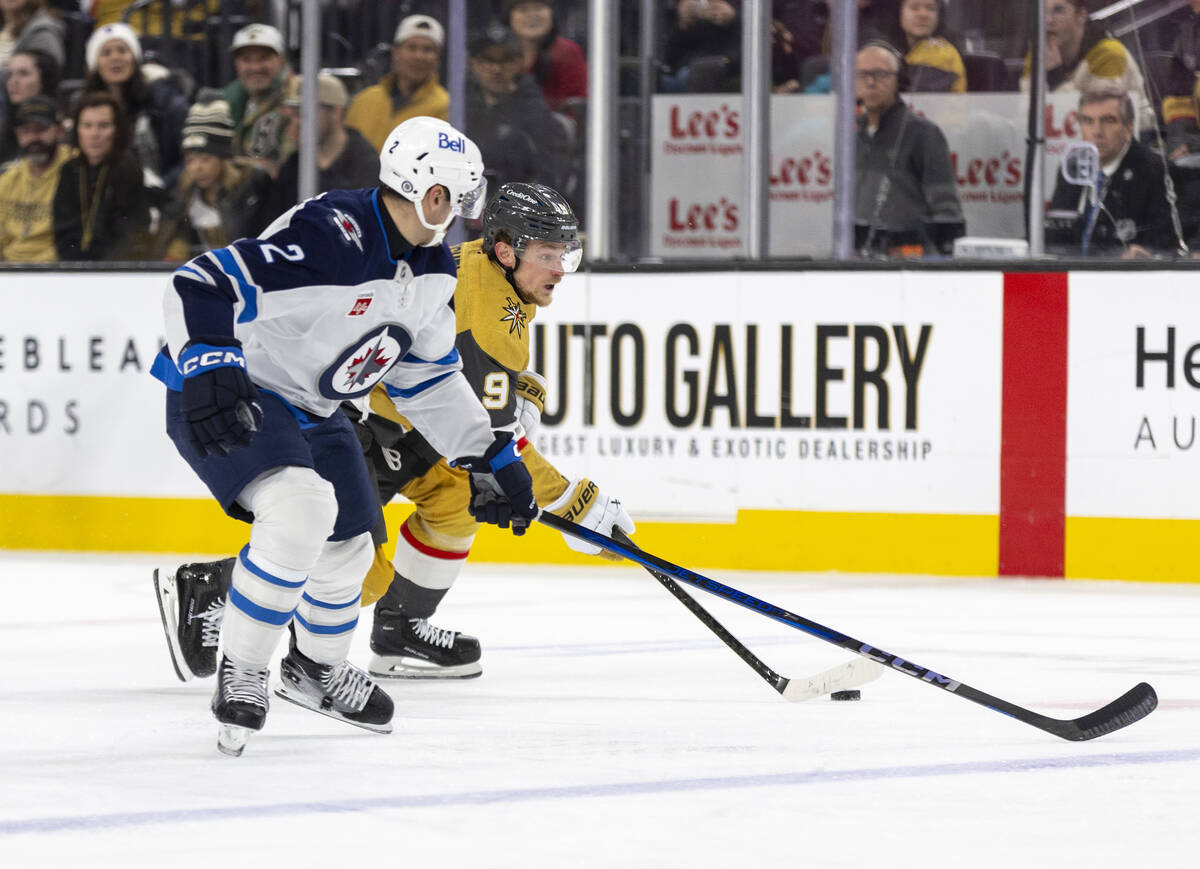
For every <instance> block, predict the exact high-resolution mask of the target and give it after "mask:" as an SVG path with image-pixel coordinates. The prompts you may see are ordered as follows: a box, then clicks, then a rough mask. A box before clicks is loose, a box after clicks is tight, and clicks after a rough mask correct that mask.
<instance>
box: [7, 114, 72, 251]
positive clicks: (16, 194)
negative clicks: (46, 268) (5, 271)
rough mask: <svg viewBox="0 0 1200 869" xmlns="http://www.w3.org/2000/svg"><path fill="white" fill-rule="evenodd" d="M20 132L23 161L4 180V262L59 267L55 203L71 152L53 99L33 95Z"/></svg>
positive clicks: (17, 122)
mask: <svg viewBox="0 0 1200 869" xmlns="http://www.w3.org/2000/svg"><path fill="white" fill-rule="evenodd" d="M14 127H15V129H16V134H17V142H18V143H19V144H20V147H21V158H20V159H19V160H18V161H17V162H16V163H14V164H13V165H12V166H11V167H10V168H9V169H8V170H7V171H5V172H4V174H3V175H0V259H3V260H4V261H5V262H24V263H30V262H54V261H55V260H56V259H57V258H58V252H57V251H56V250H55V248H54V223H53V208H52V205H53V202H54V191H55V188H57V187H58V177H59V173H60V172H61V171H62V167H63V164H64V163H66V162H67V160H69V159H70V158H71V149H70V148H68V147H67V146H66V145H63V144H61V140H62V125H61V124H60V123H59V121H58V113H57V112H56V111H55V108H54V102H53V100H51V99H50V98H49V97H45V96H40V95H39V96H33V97H30V98H29V99H27V100H25V101H24V102H23V103H21V106H20V108H18V109H17V116H16V118H15V124H14Z"/></svg>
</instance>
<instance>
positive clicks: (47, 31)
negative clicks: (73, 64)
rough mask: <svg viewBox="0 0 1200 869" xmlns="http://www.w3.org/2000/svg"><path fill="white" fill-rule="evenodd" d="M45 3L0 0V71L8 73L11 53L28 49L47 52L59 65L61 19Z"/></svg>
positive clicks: (41, 0)
mask: <svg viewBox="0 0 1200 869" xmlns="http://www.w3.org/2000/svg"><path fill="white" fill-rule="evenodd" d="M45 6H46V4H45V2H44V0H0V22H2V23H0V73H4V74H7V73H8V64H9V61H10V60H11V59H12V56H13V55H14V54H16V53H17V52H18V51H26V50H29V49H32V50H34V51H41V52H44V53H46V54H48V55H50V56H51V57H52V58H54V61H55V63H57V64H58V66H59V68H60V69H61V68H62V66H63V64H64V63H65V62H66V54H65V53H64V52H63V26H62V22H60V21H58V20H57V19H56V18H55V17H54V16H53V15H51V14H50V13H49V12H47V11H46V9H45Z"/></svg>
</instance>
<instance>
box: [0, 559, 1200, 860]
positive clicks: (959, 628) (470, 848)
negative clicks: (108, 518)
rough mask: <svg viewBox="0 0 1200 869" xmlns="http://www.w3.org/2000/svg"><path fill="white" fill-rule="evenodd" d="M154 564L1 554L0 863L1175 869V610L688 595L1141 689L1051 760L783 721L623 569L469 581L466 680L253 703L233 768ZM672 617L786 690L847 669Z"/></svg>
mask: <svg viewBox="0 0 1200 869" xmlns="http://www.w3.org/2000/svg"><path fill="white" fill-rule="evenodd" d="M664 554H665V555H668V557H670V554H669V553H664ZM175 561H176V559H156V560H150V559H148V558H144V557H127V556H121V557H118V556H91V557H85V556H78V555H69V556H68V555H63V556H58V555H22V554H11V553H10V554H0V600H3V602H4V606H3V610H2V611H0V664H2V666H0V729H2V734H3V747H2V749H0V783H2V786H0V865H2V866H4V867H32V866H35V865H36V866H39V867H41V866H49V867H57V866H71V867H78V866H87V867H95V866H122V867H126V866H150V865H154V866H170V867H172V869H175V867H183V866H207V867H211V866H244V867H250V869H253V867H256V866H262V865H265V864H263V863H259V862H257V861H259V860H262V861H267V860H270V861H278V860H280V858H288V862H286V863H285V862H272V863H271V865H276V866H291V867H297V866H327V867H335V869H342V867H351V866H378V865H388V866H395V867H398V869H410V867H418V866H427V865H428V866H439V867H458V866H462V867H480V869H489V867H543V866H547V867H549V866H553V867H593V866H596V867H600V866H603V867H643V866H644V867H651V866H654V867H676V866H679V867H683V866H686V867H707V866H721V867H741V866H754V867H758V866H764V867H774V866H813V867H841V866H854V867H909V866H913V867H915V866H932V867H940V866H955V867H987V866H1011V865H1014V864H1015V865H1020V866H1024V867H1042V866H1056V867H1075V866H1080V867H1082V866H1086V867H1089V869H1093V867H1106V866H1122V867H1127V866H1131V865H1138V866H1140V865H1153V864H1156V863H1159V862H1164V863H1169V864H1170V865H1181V866H1182V865H1200V665H1198V663H1197V661H1198V655H1197V652H1198V651H1200V586H1185V585H1175V586H1172V585H1154V584H1123V583H1090V582H1051V581H1012V580H978V579H941V578H938V579H930V578H920V577H918V578H913V577H861V576H846V575H832V574H829V575H800V574H796V575H791V574H764V573H738V572H733V571H720V572H718V571H708V573H709V574H710V575H712V576H714V577H715V578H720V579H722V580H724V581H725V582H728V583H730V584H731V585H734V586H736V587H738V588H741V589H742V590H744V591H748V592H750V593H752V594H755V595H757V596H759V597H762V598H764V599H766V600H769V601H771V602H773V603H776V604H779V605H781V606H784V607H786V608H788V609H790V610H792V611H794V612H797V613H799V614H801V615H804V616H806V617H808V618H811V619H815V620H817V621H819V622H822V623H824V624H826V625H829V626H830V627H833V628H836V629H838V630H840V631H843V632H845V633H847V634H850V635H852V636H855V637H857V638H859V639H861V640H864V641H866V642H869V643H872V644H873V645H876V646H879V647H882V648H884V649H887V650H888V651H890V652H894V653H896V654H900V655H903V656H905V657H908V658H910V659H912V660H915V661H916V662H917V663H919V664H921V665H924V666H928V667H931V668H933V669H935V670H937V671H939V672H941V673H944V674H946V675H948V676H951V677H953V678H956V679H959V680H962V681H965V682H967V683H968V684H970V685H972V686H974V687H976V688H979V689H981V690H984V691H987V692H989V693H991V694H994V695H996V696H999V697H1002V698H1004V699H1006V700H1009V701H1012V702H1014V703H1018V704H1020V705H1022V706H1026V707H1028V708H1031V709H1033V710H1036V711H1038V712H1042V713H1045V714H1048V715H1052V716H1055V717H1060V718H1073V717H1076V716H1078V715H1081V714H1083V713H1084V712H1087V711H1090V710H1092V709H1095V708H1098V707H1100V706H1102V705H1104V704H1105V703H1107V702H1108V701H1110V700H1112V699H1114V698H1115V697H1117V696H1118V695H1120V694H1121V693H1123V692H1124V691H1125V690H1126V689H1128V688H1130V687H1131V686H1132V685H1134V684H1135V683H1137V682H1139V681H1142V680H1146V681H1149V682H1150V683H1151V684H1153V685H1154V686H1155V688H1156V689H1157V690H1158V693H1159V697H1160V706H1159V709H1158V711H1156V712H1155V713H1154V714H1153V715H1151V716H1150V717H1149V718H1147V719H1146V720H1144V721H1142V722H1139V723H1137V724H1135V725H1133V726H1132V727H1129V728H1127V729H1125V730H1122V731H1119V732H1117V733H1114V734H1109V735H1108V736H1105V737H1102V738H1100V739H1098V740H1094V741H1092V742H1086V743H1069V742H1064V741H1062V740H1060V739H1058V738H1056V737H1054V736H1051V735H1049V734H1046V733H1043V732H1041V731H1039V730H1036V729H1034V728H1032V727H1029V726H1028V725H1025V724H1022V723H1020V722H1018V721H1015V720H1013V719H1010V718H1007V717H1005V716H1003V715H1000V714H997V713H995V712H992V711H990V710H988V709H984V708H982V707H980V706H977V705H975V704H973V703H970V702H968V701H965V700H963V699H961V698H957V697H954V696H951V695H949V694H947V693H945V692H942V691H939V690H936V689H934V688H931V687H929V686H927V685H923V684H920V683H918V682H917V681H916V680H913V679H910V678H907V677H904V676H900V675H898V674H894V673H884V675H883V677H882V678H881V679H879V680H877V681H875V682H872V683H870V684H868V685H866V686H864V687H863V689H862V695H863V699H862V701H861V702H858V703H833V702H830V701H828V700H815V701H810V702H808V703H803V704H792V703H788V702H786V701H785V700H783V699H782V698H781V697H780V696H779V695H778V694H776V693H775V691H773V690H772V689H771V688H770V687H769V686H767V685H766V683H765V682H763V681H762V680H761V679H760V678H759V677H758V676H757V675H756V674H755V673H754V672H753V671H752V670H751V669H750V668H749V667H747V666H746V665H745V664H744V663H743V662H742V661H740V660H738V658H737V657H736V656H734V654H733V653H732V652H730V651H729V650H728V649H726V648H725V647H724V646H723V645H721V643H720V642H719V641H718V640H717V639H716V638H715V637H713V636H712V635H711V634H710V633H708V631H707V629H706V628H704V627H703V626H702V625H701V624H700V623H699V622H698V621H697V620H696V619H695V617H694V616H692V615H691V614H690V613H688V612H687V611H686V610H685V609H684V608H683V607H682V606H680V604H679V603H678V602H677V601H675V600H673V599H672V598H671V597H670V596H669V595H668V594H667V593H666V591H665V590H663V589H662V588H660V587H659V586H658V585H657V583H655V582H654V581H653V580H652V579H651V578H650V577H649V576H647V575H646V574H645V573H643V572H641V571H640V570H637V569H625V568H610V569H600V568H596V569H568V568H542V567H539V568H519V569H518V568H504V569H501V568H496V567H489V566H486V565H474V564H472V565H469V566H468V567H467V569H466V571H465V573H464V575H463V578H462V580H461V581H460V582H459V585H458V587H457V588H456V589H455V590H454V591H453V593H452V594H451V595H450V596H449V597H448V598H447V599H446V603H445V604H444V605H443V607H442V610H441V611H440V612H439V613H438V615H437V617H436V618H435V619H434V622H435V623H437V624H440V625H443V626H447V627H453V628H457V629H462V630H465V631H468V632H470V633H474V634H476V635H477V636H479V637H480V638H481V640H482V642H483V646H484V659H483V665H484V674H483V676H482V678H480V679H475V680H467V681H461V682H447V683H438V684H430V683H413V682H392V683H388V687H389V690H390V691H391V694H392V696H393V697H394V698H395V700H396V707H397V718H396V732H395V733H393V734H392V735H390V736H380V735H376V734H372V733H368V732H366V731H362V730H356V729H353V728H350V727H348V726H346V725H344V724H339V723H338V722H335V721H331V720H329V719H327V718H324V717H321V716H319V715H314V714H312V713H311V712H306V711H305V710H302V709H299V708H297V707H294V706H291V705H289V704H287V703H284V702H282V701H279V700H275V701H274V702H273V704H272V708H271V713H270V716H269V717H268V720H267V726H266V728H265V729H264V730H263V732H262V733H260V734H258V735H256V736H254V737H253V738H252V739H251V740H250V744H249V746H248V747H247V748H246V752H245V754H244V755H243V756H242V757H241V758H238V759H231V758H226V757H223V756H222V755H220V754H218V753H217V750H216V746H215V741H216V725H215V723H214V722H213V720H212V718H211V716H210V714H209V711H208V701H209V696H210V693H211V690H212V683H211V681H208V682H193V683H189V684H186V685H185V684H182V683H180V682H178V681H176V679H175V676H174V673H173V672H172V670H171V665H170V663H169V660H168V657H167V651H166V644H165V642H164V640H163V637H162V633H161V629H160V627H159V621H158V614H157V610H156V605H155V601H154V595H153V592H152V588H151V583H150V571H151V568H152V567H153V566H154V564H156V563H163V564H171V563H174V562H175ZM697 595H698V596H699V599H700V602H701V603H702V604H703V605H704V606H706V607H708V608H709V609H710V610H711V611H712V612H713V614H714V615H716V616H717V617H718V618H719V619H720V620H721V621H722V622H724V623H725V624H726V626H727V627H729V628H730V629H731V630H732V631H733V632H734V633H735V634H737V635H738V636H739V637H740V638H741V639H742V640H743V641H744V642H746V643H747V644H748V645H749V646H750V647H751V648H752V649H754V650H755V651H756V652H757V653H758V654H759V655H760V656H761V657H762V658H763V659H764V660H765V661H766V662H767V663H768V664H769V665H770V666H772V667H774V668H775V669H776V670H778V671H779V672H781V673H783V674H784V675H787V676H792V677H796V678H798V677H802V676H807V675H810V674H812V673H816V672H817V671H819V670H822V669H825V668H826V667H830V666H833V665H834V664H837V663H839V662H841V661H844V660H847V659H848V658H849V656H848V654H847V653H846V652H843V651H842V650H840V649H837V648H834V647H833V646H830V645H827V644H825V643H822V642H821V641H819V640H816V639H814V638H812V637H809V636H807V635H805V634H802V633H800V632H798V631H796V630H793V629H789V628H787V627H786V626H783V625H780V624H777V623H775V622H772V621H769V620H767V619H764V618H762V617H761V616H758V615H756V614H754V613H750V612H746V611H744V610H741V609H738V608H736V607H734V606H732V605H730V604H728V603H727V602H724V601H721V600H718V599H717V598H714V597H709V596H707V595H703V594H701V593H699V592H697ZM363 616H364V617H363V619H362V622H361V623H360V629H359V632H358V634H357V636H356V637H355V654H354V657H355V659H356V660H357V661H358V662H359V663H363V664H365V663H366V659H367V634H368V633H369V621H370V617H369V613H364V614H363ZM232 861H237V862H236V863H235V862H232ZM381 861H387V862H386V864H384V863H382V862H381Z"/></svg>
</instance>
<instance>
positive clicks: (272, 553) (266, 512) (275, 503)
mask: <svg viewBox="0 0 1200 869" xmlns="http://www.w3.org/2000/svg"><path fill="white" fill-rule="evenodd" d="M239 500H240V501H241V503H242V504H243V506H245V507H246V508H247V509H248V510H250V511H251V512H252V513H254V524H253V526H252V527H251V530H250V545H251V546H252V547H253V548H254V549H255V550H257V551H259V552H261V553H262V554H264V555H265V556H266V557H268V558H270V559H272V560H273V561H275V562H277V563H279V564H283V565H285V566H287V567H297V568H304V569H307V568H309V567H310V566H311V565H313V564H314V563H315V562H316V561H317V559H318V557H319V556H320V555H321V553H322V551H323V550H324V548H325V546H326V540H327V539H328V537H329V535H330V534H332V533H333V525H334V522H335V521H336V520H337V511H338V507H337V498H336V497H335V495H334V491H333V485H332V484H331V483H330V482H329V481H328V480H326V479H324V478H323V477H321V476H320V475H319V474H318V473H317V472H316V471H314V470H312V469H311V468H297V467H287V468H279V469H277V470H274V471H271V472H269V473H267V474H264V475H263V476H261V477H259V478H258V479H256V480H254V481H253V482H252V483H251V484H250V485H248V486H247V487H246V489H245V490H244V491H243V492H242V495H241V496H240V498H239ZM292 562H296V563H294V564H293V563H292Z"/></svg>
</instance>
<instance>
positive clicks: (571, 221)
mask: <svg viewBox="0 0 1200 869" xmlns="http://www.w3.org/2000/svg"><path fill="white" fill-rule="evenodd" d="M497 241H503V242H507V243H508V244H511V245H512V246H513V250H515V251H516V253H517V257H518V259H519V258H520V257H521V255H522V254H524V253H525V245H526V244H527V243H528V242H531V241H548V242H552V243H554V244H564V245H566V250H565V251H564V252H563V257H562V265H563V271H566V272H573V271H575V270H576V269H577V268H579V261H580V260H581V259H582V258H583V245H582V244H581V243H580V241H579V221H578V220H577V219H576V217H575V212H574V211H572V210H571V206H570V205H569V204H568V203H567V200H566V199H564V198H563V196H562V194H560V193H559V192H558V191H557V190H554V189H553V188H551V187H547V186H546V185H545V184H525V183H521V182H509V183H508V184H504V185H501V187H500V189H499V190H497V191H496V195H495V196H493V197H492V198H491V201H489V202H488V204H487V207H486V208H484V209H483V250H484V252H485V253H487V254H488V255H489V256H491V257H493V258H495V253H494V251H495V247H496V242H497Z"/></svg>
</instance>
